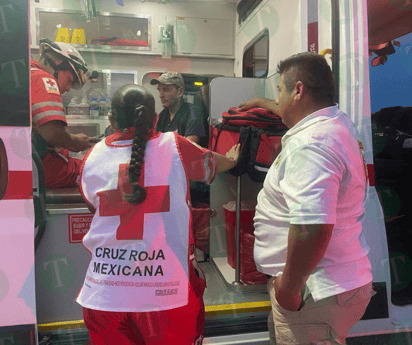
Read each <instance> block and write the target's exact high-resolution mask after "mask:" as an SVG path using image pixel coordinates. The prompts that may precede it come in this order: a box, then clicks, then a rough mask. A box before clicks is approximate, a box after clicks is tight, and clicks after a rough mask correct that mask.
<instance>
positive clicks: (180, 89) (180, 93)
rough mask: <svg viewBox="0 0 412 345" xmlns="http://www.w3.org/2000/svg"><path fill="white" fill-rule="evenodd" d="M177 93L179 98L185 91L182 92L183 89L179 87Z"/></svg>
mask: <svg viewBox="0 0 412 345" xmlns="http://www.w3.org/2000/svg"><path fill="white" fill-rule="evenodd" d="M178 91H179V93H178V95H179V96H183V94H184V93H185V90H184V88H183V87H179V90H178Z"/></svg>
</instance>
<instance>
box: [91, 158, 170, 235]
mask: <svg viewBox="0 0 412 345" xmlns="http://www.w3.org/2000/svg"><path fill="white" fill-rule="evenodd" d="M128 170H129V164H120V166H119V178H118V182H117V189H112V190H108V191H103V192H98V193H97V195H98V196H99V198H100V205H99V213H100V216H103V217H110V216H120V225H119V227H118V228H117V231H116V239H118V240H142V239H143V223H144V215H145V214H146V213H159V212H169V211H170V191H169V186H149V187H145V190H146V199H145V200H144V201H143V202H142V203H141V204H137V205H133V204H130V203H128V202H127V201H125V200H123V193H124V192H126V193H131V192H132V191H133V186H132V184H131V183H130V181H129V176H128ZM138 182H139V185H140V186H144V165H143V167H142V173H141V175H140V178H139V181H138Z"/></svg>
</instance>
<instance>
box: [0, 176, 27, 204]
mask: <svg viewBox="0 0 412 345" xmlns="http://www.w3.org/2000/svg"><path fill="white" fill-rule="evenodd" d="M7 199H9V200H10V199H33V180H32V172H31V171H9V178H8V183H7V189H6V193H5V194H4V197H3V199H2V200H7Z"/></svg>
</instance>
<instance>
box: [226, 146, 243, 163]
mask: <svg viewBox="0 0 412 345" xmlns="http://www.w3.org/2000/svg"><path fill="white" fill-rule="evenodd" d="M239 155H240V144H236V145H234V146H232V148H231V149H230V150H229V151H227V152H226V157H227V158H229V159H232V160H234V161H235V162H237V160H238V159H239Z"/></svg>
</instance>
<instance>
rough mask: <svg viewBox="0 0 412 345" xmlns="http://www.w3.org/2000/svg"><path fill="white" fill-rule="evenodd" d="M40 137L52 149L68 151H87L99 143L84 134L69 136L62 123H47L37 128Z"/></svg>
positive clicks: (97, 140)
mask: <svg viewBox="0 0 412 345" xmlns="http://www.w3.org/2000/svg"><path fill="white" fill-rule="evenodd" d="M37 132H38V133H39V134H40V136H41V137H42V138H43V139H44V140H45V141H46V142H47V143H49V144H50V145H51V146H52V147H64V148H65V149H68V150H69V151H73V152H80V151H84V150H87V149H89V148H90V147H92V146H93V144H95V143H97V142H99V141H100V139H97V138H94V137H88V136H87V135H86V134H83V133H81V134H71V133H70V132H69V131H68V130H67V126H66V125H65V123H64V122H62V121H49V122H46V123H45V124H43V125H41V126H40V127H38V128H37Z"/></svg>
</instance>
